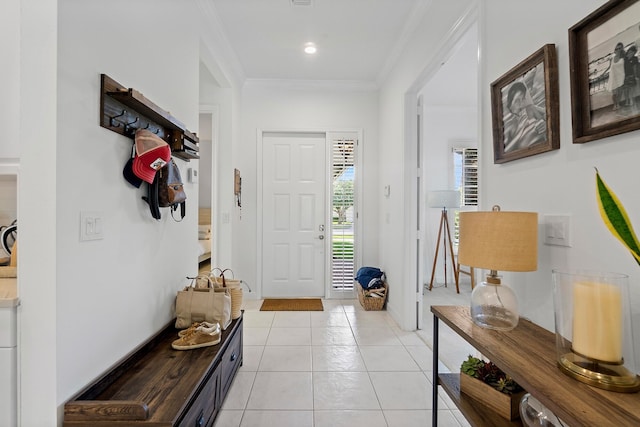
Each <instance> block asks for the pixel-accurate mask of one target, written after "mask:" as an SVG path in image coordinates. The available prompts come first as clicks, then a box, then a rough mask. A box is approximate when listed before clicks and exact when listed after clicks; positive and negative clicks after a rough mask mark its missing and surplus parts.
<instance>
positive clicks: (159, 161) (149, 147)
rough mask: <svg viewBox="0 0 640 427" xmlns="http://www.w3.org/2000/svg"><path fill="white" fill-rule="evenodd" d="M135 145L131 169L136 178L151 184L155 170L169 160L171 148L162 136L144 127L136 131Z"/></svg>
mask: <svg viewBox="0 0 640 427" xmlns="http://www.w3.org/2000/svg"><path fill="white" fill-rule="evenodd" d="M135 145H136V155H135V157H134V158H133V164H132V165H131V169H132V170H133V173H134V174H135V175H136V176H137V177H138V178H140V179H141V180H143V181H146V182H148V183H149V184H152V183H153V178H155V176H156V172H157V171H159V170H160V168H162V167H163V166H164V165H166V164H167V162H168V161H169V160H171V148H170V147H169V144H167V143H166V142H165V141H164V140H162V138H160V137H159V136H158V135H156V134H155V133H153V132H151V131H148V130H146V129H138V130H137V131H136V136H135Z"/></svg>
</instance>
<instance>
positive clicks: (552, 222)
mask: <svg viewBox="0 0 640 427" xmlns="http://www.w3.org/2000/svg"><path fill="white" fill-rule="evenodd" d="M543 224H544V229H543V232H544V243H545V244H547V245H554V246H571V216H570V215H545V216H544V220H543Z"/></svg>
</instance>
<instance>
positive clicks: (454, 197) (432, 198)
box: [427, 190, 460, 293]
mask: <svg viewBox="0 0 640 427" xmlns="http://www.w3.org/2000/svg"><path fill="white" fill-rule="evenodd" d="M427 205H428V206H429V207H430V208H439V209H442V214H441V215H440V226H439V228H438V240H437V242H436V254H435V256H434V258H433V268H432V269H431V281H430V282H429V290H431V289H433V278H434V276H435V274H436V264H437V262H438V252H439V251H440V242H441V241H442V240H444V242H443V252H444V264H443V265H444V285H445V286H447V243H448V247H449V255H450V256H451V268H452V271H453V276H454V278H455V280H456V292H458V293H460V289H459V288H458V273H457V271H456V266H455V259H454V256H453V243H452V241H451V231H450V229H449V217H448V215H447V208H459V207H460V191H456V190H443V191H430V192H429V193H428V194H427Z"/></svg>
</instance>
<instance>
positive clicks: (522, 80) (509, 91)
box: [491, 44, 560, 163]
mask: <svg viewBox="0 0 640 427" xmlns="http://www.w3.org/2000/svg"><path fill="white" fill-rule="evenodd" d="M558 97H559V92H558V61H557V56H556V47H555V45H553V44H546V45H544V46H543V47H542V48H540V49H539V50H538V51H536V52H534V53H533V54H532V55H531V56H529V57H528V58H526V59H525V60H523V61H522V62H520V63H519V64H518V65H516V66H515V67H514V68H512V69H511V70H510V71H509V72H507V73H506V74H505V75H503V76H502V77H500V78H499V79H498V80H496V81H495V82H493V83H491V115H492V122H493V162H494V163H505V162H510V161H512V160H516V159H521V158H523V157H528V156H533V155H535V154H540V153H544V152H546V151H551V150H557V149H558V148H560V136H559V135H558V133H559V128H560V117H559V113H558V108H559V101H558Z"/></svg>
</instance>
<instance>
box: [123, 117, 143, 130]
mask: <svg viewBox="0 0 640 427" xmlns="http://www.w3.org/2000/svg"><path fill="white" fill-rule="evenodd" d="M139 119H140V117H136V119H135V120H134V121H132V122H130V123H125V125H124V127H125V128H128V127H131V125H132V124H134V123H136V122H137V121H138V120H139Z"/></svg>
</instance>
